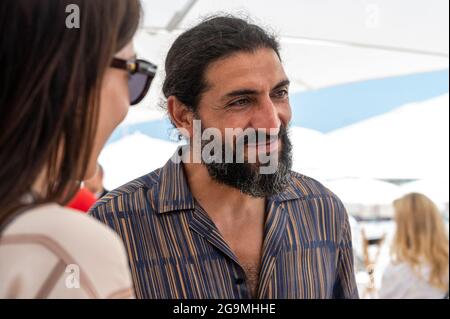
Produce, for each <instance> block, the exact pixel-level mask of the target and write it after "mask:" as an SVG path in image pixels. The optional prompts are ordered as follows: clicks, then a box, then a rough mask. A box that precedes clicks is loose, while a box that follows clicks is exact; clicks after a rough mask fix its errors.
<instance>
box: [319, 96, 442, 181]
mask: <svg viewBox="0 0 450 319" xmlns="http://www.w3.org/2000/svg"><path fill="white" fill-rule="evenodd" d="M327 136H328V142H329V145H330V147H335V151H331V152H332V153H335V154H337V156H336V157H335V158H334V160H333V163H330V165H335V170H336V171H340V172H342V174H345V175H347V176H357V177H367V178H378V179H424V178H425V179H441V178H442V177H443V176H448V174H449V96H448V94H446V95H443V96H441V97H438V98H434V99H430V100H427V101H424V102H420V103H413V104H408V105H405V106H403V107H400V108H398V109H395V110H394V111H391V112H389V113H386V114H383V115H380V116H376V117H373V118H370V119H368V120H365V121H362V122H359V123H357V124H354V125H350V126H347V127H344V128H342V129H339V130H336V131H333V132H332V133H329V134H328V135H327Z"/></svg>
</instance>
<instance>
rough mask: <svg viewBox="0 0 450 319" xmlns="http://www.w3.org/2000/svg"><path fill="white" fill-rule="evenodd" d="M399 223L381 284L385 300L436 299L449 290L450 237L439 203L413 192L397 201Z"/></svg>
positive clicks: (382, 296)
mask: <svg viewBox="0 0 450 319" xmlns="http://www.w3.org/2000/svg"><path fill="white" fill-rule="evenodd" d="M394 209H395V221H396V224H397V230H396V234H395V236H394V240H393V244H392V248H391V249H392V250H391V256H392V261H391V263H390V264H389V265H388V266H387V268H386V270H385V272H384V274H383V279H382V283H381V288H380V291H379V297H380V298H383V299H387V298H394V299H435V298H444V297H445V296H446V294H447V293H448V281H449V256H448V250H449V240H448V234H447V231H446V228H445V225H444V222H443V220H442V217H441V215H440V213H439V210H438V208H437V206H436V205H435V204H434V203H433V202H432V201H431V200H430V199H429V198H428V197H426V196H425V195H422V194H418V193H411V194H407V195H405V196H403V197H402V198H400V199H397V200H396V201H394Z"/></svg>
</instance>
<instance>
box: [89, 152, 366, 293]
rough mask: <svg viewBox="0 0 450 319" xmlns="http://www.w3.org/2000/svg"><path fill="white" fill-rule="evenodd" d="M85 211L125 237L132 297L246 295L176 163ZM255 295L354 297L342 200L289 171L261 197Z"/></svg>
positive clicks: (234, 263)
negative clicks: (286, 181)
mask: <svg viewBox="0 0 450 319" xmlns="http://www.w3.org/2000/svg"><path fill="white" fill-rule="evenodd" d="M90 213H91V215H92V216H94V217H95V218H97V219H98V220H100V221H101V222H103V223H105V224H107V225H109V226H110V227H111V228H112V229H113V230H115V231H116V232H117V233H118V234H119V235H120V236H121V237H122V239H123V241H124V242H125V247H126V249H127V252H128V258H129V262H130V268H131V272H132V278H133V281H134V285H135V290H136V296H137V297H138V298H158V299H194V298H202V299H203V298H212V299H217V298H220V299H222V298H230V299H238V298H250V297H251V296H250V291H249V289H248V287H247V285H246V277H245V272H244V270H243V268H242V267H241V266H240V265H239V261H238V260H237V258H236V256H235V255H234V254H233V252H232V251H231V249H230V248H229V246H228V245H227V243H226V242H225V241H224V239H223V237H222V236H221V234H220V232H219V231H218V229H217V227H216V226H215V225H214V223H213V222H212V221H211V219H210V218H209V217H208V214H207V212H205V211H204V210H203V209H202V208H201V207H200V206H199V205H198V204H197V203H196V201H195V199H194V198H193V196H192V194H191V193H190V191H189V187H188V184H187V180H186V178H185V176H184V173H183V168H182V164H177V163H173V162H172V161H170V160H169V161H168V162H167V164H166V165H165V166H164V167H162V168H160V169H158V170H156V171H154V172H152V173H150V174H148V175H145V176H143V177H141V178H138V179H136V180H134V181H132V182H130V183H128V184H126V185H124V186H122V187H120V188H118V189H116V190H114V191H112V192H110V193H109V194H108V195H106V196H105V197H103V198H102V199H101V200H100V201H99V202H98V203H97V204H96V205H95V206H94V208H93V209H92V210H91V212H90ZM257 297H258V298H263V299H270V298H284V299H290V298H296V299H298V298H358V293H357V289H356V284H355V278H354V270H353V253H352V245H351V234H350V227H349V222H348V217H347V213H346V211H345V208H344V206H343V204H342V202H341V201H340V200H339V198H337V197H336V196H335V195H334V194H333V193H332V192H330V191H329V190H328V189H326V188H325V187H324V186H322V185H321V184H320V183H319V182H317V181H315V180H314V179H311V178H309V177H306V176H304V175H301V174H298V173H295V172H292V174H291V181H290V185H289V187H288V188H287V189H286V190H285V191H284V192H283V193H280V194H278V195H276V196H273V197H270V198H267V220H266V224H265V229H264V242H263V254H262V259H261V271H260V278H259V288H258V295H257Z"/></svg>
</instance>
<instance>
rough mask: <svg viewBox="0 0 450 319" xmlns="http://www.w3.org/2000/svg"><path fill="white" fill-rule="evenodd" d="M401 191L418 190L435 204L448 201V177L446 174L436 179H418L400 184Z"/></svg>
mask: <svg viewBox="0 0 450 319" xmlns="http://www.w3.org/2000/svg"><path fill="white" fill-rule="evenodd" d="M401 189H402V191H403V192H404V193H405V194H406V193H411V192H418V193H422V194H424V195H426V196H428V197H429V198H430V199H431V200H433V201H434V202H435V203H436V204H438V205H442V204H446V203H447V204H448V203H449V192H450V190H449V178H448V175H447V176H446V177H443V178H442V179H437V180H430V179H428V180H426V179H425V180H418V181H414V182H410V183H407V184H404V185H402V187H401Z"/></svg>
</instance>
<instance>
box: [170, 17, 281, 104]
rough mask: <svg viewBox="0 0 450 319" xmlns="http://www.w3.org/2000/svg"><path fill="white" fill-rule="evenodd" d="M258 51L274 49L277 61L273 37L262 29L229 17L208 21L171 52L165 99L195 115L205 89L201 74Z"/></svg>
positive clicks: (188, 33) (175, 44)
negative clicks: (221, 61)
mask: <svg viewBox="0 0 450 319" xmlns="http://www.w3.org/2000/svg"><path fill="white" fill-rule="evenodd" d="M261 48H269V49H273V50H274V51H275V52H276V54H277V55H278V57H279V58H280V53H279V43H278V41H277V39H276V37H275V36H274V35H272V34H269V33H268V32H267V31H265V30H263V29H262V28H261V27H259V26H257V25H255V24H251V23H249V22H247V21H246V20H244V19H241V18H237V17H234V16H230V15H224V16H214V17H210V18H207V19H206V20H204V21H203V22H202V23H200V24H199V25H197V26H195V27H193V28H192V29H189V30H187V31H186V32H184V33H183V34H181V35H180V36H179V37H178V38H177V39H176V40H175V42H174V43H173V45H172V47H171V48H170V50H169V53H168V54H167V58H166V62H165V70H166V79H165V81H164V84H163V92H164V95H165V97H166V98H168V97H169V96H175V97H176V98H178V100H180V102H182V103H183V104H184V105H185V106H186V107H188V108H189V109H190V110H192V111H193V112H195V111H196V108H197V106H198V103H199V101H200V98H201V94H202V93H203V92H205V90H206V89H207V88H208V84H207V83H206V82H205V79H204V74H205V71H206V69H207V67H208V66H209V65H210V64H211V63H213V62H215V61H217V60H219V59H223V58H226V57H228V56H230V55H232V54H234V53H236V52H240V51H243V52H254V51H256V50H258V49H261Z"/></svg>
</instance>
